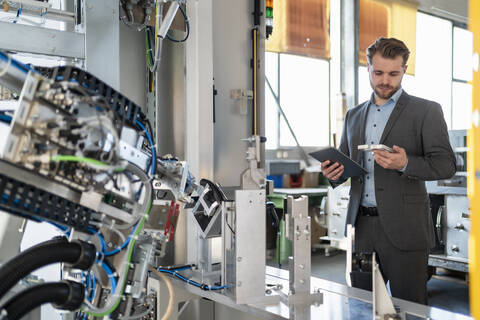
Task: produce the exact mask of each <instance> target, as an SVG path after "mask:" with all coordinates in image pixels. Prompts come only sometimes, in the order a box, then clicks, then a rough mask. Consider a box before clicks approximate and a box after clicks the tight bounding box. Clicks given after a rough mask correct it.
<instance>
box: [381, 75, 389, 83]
mask: <svg viewBox="0 0 480 320" xmlns="http://www.w3.org/2000/svg"><path fill="white" fill-rule="evenodd" d="M382 84H383V85H390V76H389V75H388V74H384V75H383V76H382Z"/></svg>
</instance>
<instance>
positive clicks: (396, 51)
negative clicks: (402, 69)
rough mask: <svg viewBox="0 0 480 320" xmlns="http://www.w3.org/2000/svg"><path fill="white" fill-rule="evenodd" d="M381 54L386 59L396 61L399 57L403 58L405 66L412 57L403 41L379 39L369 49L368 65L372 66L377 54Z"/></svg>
mask: <svg viewBox="0 0 480 320" xmlns="http://www.w3.org/2000/svg"><path fill="white" fill-rule="evenodd" d="M377 52H378V53H380V54H381V55H382V57H384V58H390V59H395V58H396V57H398V56H402V58H403V65H404V66H405V65H406V64H407V60H408V57H409V56H410V50H408V48H407V46H406V45H405V43H403V41H401V40H398V39H395V38H383V37H381V38H378V39H377V40H375V42H374V43H373V44H372V45H371V46H370V47H368V48H367V60H368V64H370V65H371V64H372V58H373V56H374V55H375V53H377Z"/></svg>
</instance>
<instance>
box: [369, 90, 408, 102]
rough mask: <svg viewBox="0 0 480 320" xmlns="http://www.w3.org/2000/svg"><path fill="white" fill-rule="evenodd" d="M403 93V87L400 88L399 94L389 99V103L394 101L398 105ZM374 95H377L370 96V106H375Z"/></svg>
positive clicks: (396, 93)
mask: <svg viewBox="0 0 480 320" xmlns="http://www.w3.org/2000/svg"><path fill="white" fill-rule="evenodd" d="M402 93H403V89H402V87H400V88H399V89H398V90H397V92H395V93H394V94H393V95H392V96H391V97H390V99H388V101H387V103H388V102H389V101H390V100H392V101H393V103H394V104H395V103H397V101H398V99H399V98H400V96H401V95H402ZM374 95H375V93H373V92H372V95H371V96H370V104H375V99H374Z"/></svg>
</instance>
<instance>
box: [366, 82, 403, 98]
mask: <svg viewBox="0 0 480 320" xmlns="http://www.w3.org/2000/svg"><path fill="white" fill-rule="evenodd" d="M370 85H371V87H372V89H373V91H374V92H375V94H376V95H377V97H379V98H381V99H385V100H388V99H390V98H391V97H392V96H393V95H394V94H395V92H397V91H398V89H400V86H397V87H392V86H389V85H379V86H374V85H373V83H372V82H371V81H370ZM379 87H380V88H383V89H389V90H390V91H387V93H386V94H385V93H382V91H380V90H379V89H378V88H379Z"/></svg>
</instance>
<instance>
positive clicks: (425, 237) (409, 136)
mask: <svg viewBox="0 0 480 320" xmlns="http://www.w3.org/2000/svg"><path fill="white" fill-rule="evenodd" d="M367 109H368V102H366V103H363V104H360V105H358V106H357V107H355V108H353V109H351V110H349V111H348V112H347V115H346V116H345V123H344V127H343V134H342V139H341V142H340V150H341V151H342V152H343V153H345V154H346V155H348V156H350V158H352V159H353V160H355V161H357V162H358V163H360V164H361V165H363V153H362V152H359V151H358V150H357V146H358V145H359V144H364V143H365V122H366V116H367ZM380 143H381V144H385V145H387V146H389V147H392V146H393V145H397V146H399V147H402V148H404V149H405V150H406V153H407V157H408V165H407V168H406V170H405V172H403V173H401V172H399V171H397V170H387V169H384V168H382V167H381V166H379V165H378V164H377V163H375V168H374V170H375V172H374V173H375V195H376V199H377V209H378V212H379V219H380V221H381V223H382V226H383V228H384V230H385V232H386V234H387V235H388V237H389V239H390V241H391V242H392V243H393V244H394V245H395V246H396V247H398V248H399V249H401V250H422V249H427V248H430V247H433V246H434V243H435V238H434V229H433V222H432V218H431V215H430V205H429V198H428V195H427V192H426V188H425V181H426V180H439V179H446V178H450V177H451V176H453V175H454V174H455V156H454V153H453V151H452V148H451V146H450V142H449V139H448V131H447V125H446V123H445V119H444V117H443V112H442V108H441V107H440V105H439V104H438V103H436V102H433V101H428V100H425V99H421V98H418V97H414V96H410V95H408V94H407V93H406V92H403V93H402V95H401V96H400V98H399V99H398V102H397V104H396V106H395V108H394V109H393V111H392V114H391V115H390V118H389V119H388V122H387V124H386V126H385V130H384V131H383V134H382V137H381V139H380ZM345 180H346V179H345V178H340V179H339V181H335V183H333V182H332V185H334V186H336V185H338V184H339V183H343V182H344V181H345ZM362 191H363V177H355V178H352V181H351V189H350V203H349V206H348V213H347V222H346V223H347V224H352V225H355V220H356V218H357V212H358V207H359V205H360V201H361V197H362Z"/></svg>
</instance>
